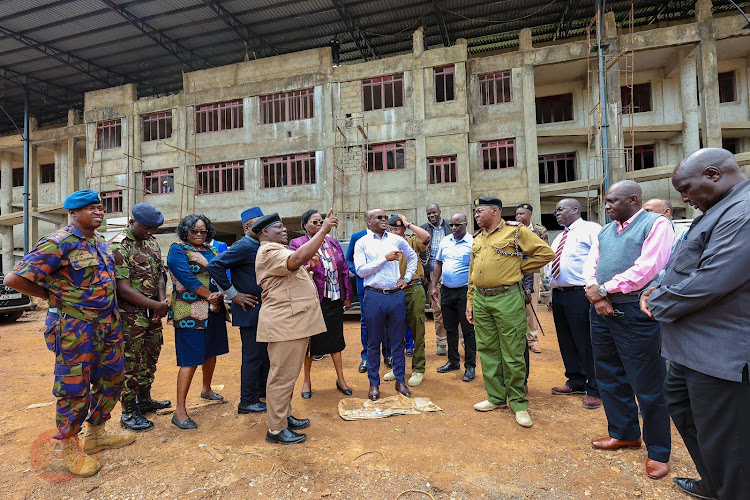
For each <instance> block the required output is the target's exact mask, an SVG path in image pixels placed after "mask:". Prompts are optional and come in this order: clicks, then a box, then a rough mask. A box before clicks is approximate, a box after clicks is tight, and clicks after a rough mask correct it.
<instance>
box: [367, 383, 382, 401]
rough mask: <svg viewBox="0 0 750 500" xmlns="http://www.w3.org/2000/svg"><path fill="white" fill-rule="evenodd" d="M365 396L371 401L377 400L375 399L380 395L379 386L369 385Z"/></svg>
mask: <svg viewBox="0 0 750 500" xmlns="http://www.w3.org/2000/svg"><path fill="white" fill-rule="evenodd" d="M367 397H368V398H370V400H371V401H377V399H378V398H379V397H380V386H379V385H371V386H370V392H368V393H367Z"/></svg>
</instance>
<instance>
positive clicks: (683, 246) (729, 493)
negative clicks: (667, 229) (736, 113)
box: [641, 148, 750, 500]
mask: <svg viewBox="0 0 750 500" xmlns="http://www.w3.org/2000/svg"><path fill="white" fill-rule="evenodd" d="M672 185H673V186H674V188H675V189H676V190H677V192H678V193H680V196H682V201H683V202H685V203H687V204H690V205H691V206H693V207H695V208H697V209H698V210H700V211H701V212H703V215H701V216H699V217H698V218H696V219H695V221H693V225H692V226H691V228H690V230H689V231H688V233H687V235H686V237H685V239H684V240H682V241H680V242H679V243H678V245H677V246H676V247H675V249H674V252H673V254H672V257H671V259H670V261H669V264H668V266H667V269H666V271H665V273H664V277H663V278H662V280H661V285H659V286H657V287H656V288H651V289H649V291H647V292H644V293H643V296H642V297H641V310H642V311H643V312H644V313H646V314H647V315H648V316H650V317H652V318H655V319H656V320H657V321H659V322H660V323H661V329H662V354H663V355H664V357H665V358H667V359H669V371H668V372H667V377H666V380H665V382H664V399H665V400H666V403H667V408H668V409H669V413H670V415H671V417H672V420H673V421H674V425H675V427H677V430H678V431H679V433H680V435H681V436H682V439H683V440H684V441H685V446H687V449H688V451H689V452H690V456H691V457H692V458H693V462H695V468H696V469H697V470H698V474H700V479H699V480H696V479H691V478H681V477H676V478H674V482H675V484H677V486H679V487H680V488H681V489H682V490H683V491H685V492H687V493H689V494H691V495H693V496H696V497H698V498H720V499H722V500H724V499H727V500H729V499H737V498H750V474H748V470H747V467H748V465H747V464H748V463H750V430H749V429H750V427H748V419H749V418H750V381H748V365H749V364H750V347H749V346H750V342H749V341H748V339H750V336H748V332H750V315H748V314H747V304H748V303H749V302H750V257H749V255H750V254H749V253H748V250H747V248H748V243H750V181H749V180H748V179H747V177H746V176H745V175H744V174H743V173H742V170H741V169H740V167H739V166H738V165H737V162H736V161H735V158H734V155H733V154H732V153H730V152H729V151H727V150H725V149H718V148H706V149H701V150H699V151H697V152H695V153H693V154H692V155H690V156H688V157H687V158H686V159H685V160H683V161H682V162H681V163H680V164H679V165H677V168H675V170H674V172H673V173H672Z"/></svg>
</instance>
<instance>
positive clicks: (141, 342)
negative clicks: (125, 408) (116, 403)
mask: <svg viewBox="0 0 750 500" xmlns="http://www.w3.org/2000/svg"><path fill="white" fill-rule="evenodd" d="M110 245H111V246H112V253H113V254H114V255H115V257H116V258H117V260H118V262H119V261H120V259H121V262H122V264H115V278H116V279H129V280H130V286H131V287H132V288H133V290H135V291H136V292H138V293H140V294H142V295H144V296H146V297H148V298H149V299H152V300H157V301H158V300H159V296H158V285H159V280H160V278H161V276H162V273H163V272H164V263H163V262H162V260H161V249H160V248H159V243H157V242H156V239H155V238H151V239H149V240H145V241H137V240H136V239H135V237H134V236H133V233H132V232H130V229H129V228H125V229H124V230H123V231H122V232H121V233H120V234H118V235H117V236H115V237H114V238H112V240H110ZM119 305H120V320H121V322H122V333H123V337H124V339H125V387H124V388H123V391H122V400H123V401H128V400H132V399H135V397H136V392H137V391H138V389H139V388H140V389H141V390H143V391H146V390H150V389H151V384H153V383H154V374H155V372H156V363H157V361H158V360H159V353H160V352H161V346H162V344H163V343H164V337H163V335H162V324H161V321H159V322H158V323H152V322H151V320H150V317H149V316H150V314H153V311H148V310H147V309H142V308H140V307H138V306H134V305H133V304H130V303H129V302H126V301H125V300H122V299H120V300H119Z"/></svg>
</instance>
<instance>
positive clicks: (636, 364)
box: [584, 180, 674, 479]
mask: <svg viewBox="0 0 750 500" xmlns="http://www.w3.org/2000/svg"><path fill="white" fill-rule="evenodd" d="M642 196H643V194H642V192H641V188H640V186H639V185H638V184H637V183H635V182H633V181H630V180H626V181H621V182H618V183H616V184H613V185H612V186H611V187H610V188H609V190H608V191H607V194H606V196H605V198H604V203H605V204H604V209H605V210H606V211H607V214H608V215H609V217H610V218H611V219H612V220H613V222H610V223H609V224H607V225H606V226H604V228H602V230H601V231H600V232H599V236H598V238H597V239H596V240H595V241H594V244H593V245H592V247H591V251H590V253H589V257H588V259H587V261H586V264H585V266H584V276H585V278H586V297H587V298H588V299H589V302H591V303H592V304H593V307H591V309H590V316H589V317H590V320H591V345H592V349H593V353H594V365H595V369H596V381H597V384H598V386H599V392H600V393H601V399H602V402H603V404H604V412H605V413H606V414H607V422H608V424H609V436H608V437H605V438H603V439H597V440H595V441H592V443H591V444H593V445H594V447H595V448H599V449H603V450H616V449H618V448H624V447H634V448H640V446H641V429H640V426H639V424H638V408H639V407H640V410H641V413H642V415H643V438H644V440H645V442H646V449H647V450H648V459H647V460H646V473H647V474H648V476H649V477H651V478H653V479H660V478H662V477H664V476H666V475H667V473H668V472H669V455H670V451H671V448H672V444H671V436H670V429H669V413H668V412H667V407H666V404H665V403H664V395H663V393H662V386H663V384H664V376H665V374H666V366H665V363H664V359H663V358H662V357H661V354H660V349H661V330H660V328H659V325H658V324H657V323H655V322H653V321H651V320H650V319H649V318H648V317H647V316H646V315H645V314H644V313H643V312H641V310H640V307H639V304H638V300H639V294H640V292H641V290H643V289H644V288H646V287H647V286H648V284H649V283H650V282H651V281H652V280H653V279H654V278H655V277H656V276H657V275H658V274H659V272H660V271H661V270H662V269H663V268H664V266H665V265H666V264H667V261H668V260H669V254H670V253H671V249H672V243H673V241H674V229H672V223H671V222H670V221H669V219H667V218H666V217H664V216H662V215H660V214H655V213H651V212H646V211H645V210H643V208H642V206H641V205H642ZM636 398H637V400H638V402H637V404H636Z"/></svg>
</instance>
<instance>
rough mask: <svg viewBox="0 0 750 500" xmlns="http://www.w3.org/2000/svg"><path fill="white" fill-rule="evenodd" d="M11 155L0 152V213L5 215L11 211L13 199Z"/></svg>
mask: <svg viewBox="0 0 750 500" xmlns="http://www.w3.org/2000/svg"><path fill="white" fill-rule="evenodd" d="M11 159H12V155H11V154H10V153H9V152H7V151H6V152H3V153H0V184H1V185H2V187H3V188H2V189H0V214H2V215H6V214H9V213H10V212H11V204H12V200H13V165H12V164H11Z"/></svg>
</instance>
